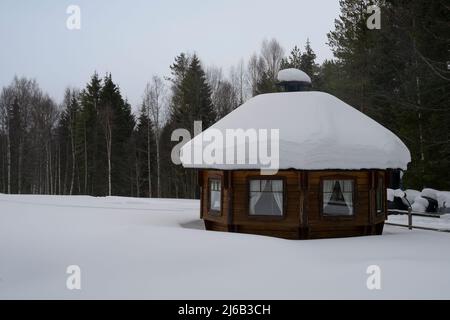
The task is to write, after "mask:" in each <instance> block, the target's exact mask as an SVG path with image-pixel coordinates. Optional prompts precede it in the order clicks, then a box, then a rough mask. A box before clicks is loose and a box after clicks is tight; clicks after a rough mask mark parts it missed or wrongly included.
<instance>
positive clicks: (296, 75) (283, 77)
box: [278, 68, 311, 83]
mask: <svg viewBox="0 0 450 320" xmlns="http://www.w3.org/2000/svg"><path fill="white" fill-rule="evenodd" d="M278 81H280V82H291V81H302V82H308V83H311V78H310V77H309V76H308V75H307V74H306V73H305V72H303V71H301V70H299V69H294V68H290V69H284V70H281V71H280V72H278Z"/></svg>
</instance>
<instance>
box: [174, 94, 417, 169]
mask: <svg viewBox="0 0 450 320" xmlns="http://www.w3.org/2000/svg"><path fill="white" fill-rule="evenodd" d="M227 129H243V130H247V129H268V130H270V129H279V169H300V170H301V169H303V170H324V169H341V170H351V169H355V170H358V169H389V168H391V169H406V168H407V165H408V163H409V162H410V161H411V155H410V152H409V150H408V148H407V147H406V146H405V144H403V142H402V141H401V140H400V139H399V138H398V137H397V136H396V135H395V134H393V133H392V132H391V131H389V130H388V129H386V128H385V127H383V126H382V125H380V124H379V123H377V122H376V121H374V120H373V119H371V118H369V117H368V116H366V115H365V114H363V113H361V112H360V111H358V110H356V109H355V108H353V107H351V106H349V105H348V104H346V103H345V102H343V101H341V100H339V99H338V98H336V97H334V96H332V95H330V94H327V93H323V92H315V91H308V92H288V93H272V94H263V95H258V96H256V97H254V98H252V99H250V100H248V101H247V102H246V103H244V104H243V105H242V106H240V107H239V108H237V109H235V110H234V111H233V112H231V113H230V114H228V115H227V116H225V117H224V118H223V119H221V120H220V121H218V122H217V123H215V124H214V125H213V126H211V127H210V128H208V129H207V130H205V131H203V132H202V133H201V134H199V135H197V136H196V137H195V138H194V139H192V140H191V141H189V142H188V143H187V144H186V145H184V146H183V147H182V149H181V150H182V152H181V162H182V164H183V166H184V167H190V168H212V169H220V170H227V169H229V170H236V169H261V165H251V164H250V165H249V164H247V162H246V164H245V165H242V164H237V163H233V164H212V165H211V164H205V163H191V162H192V161H189V157H190V155H191V154H193V153H194V152H193V151H195V150H196V151H199V150H200V152H202V150H204V149H205V147H206V146H208V145H210V144H211V142H206V141H211V140H207V139H204V138H205V137H207V136H209V137H210V136H211V134H213V133H214V132H221V133H222V134H223V136H224V137H225V136H226V130H227ZM269 137H270V135H269ZM205 140H206V141H205ZM245 144H246V146H247V147H249V148H250V147H251V146H255V144H258V141H257V140H252V141H247V142H246V143H245ZM222 152H223V153H225V152H227V149H226V147H224V148H223V150H222Z"/></svg>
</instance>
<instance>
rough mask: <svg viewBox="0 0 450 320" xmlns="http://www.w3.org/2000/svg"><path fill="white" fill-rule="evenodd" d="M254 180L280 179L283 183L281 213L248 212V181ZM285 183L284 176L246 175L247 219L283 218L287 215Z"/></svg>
mask: <svg viewBox="0 0 450 320" xmlns="http://www.w3.org/2000/svg"><path fill="white" fill-rule="evenodd" d="M254 180H280V181H282V184H283V208H282V212H281V215H267V214H251V213H250V194H251V191H250V183H251V181H254ZM286 187H287V184H286V177H285V176H278V175H274V176H247V209H246V210H247V217H248V218H249V219H258V220H271V221H273V220H284V219H285V218H286V216H287V188H286Z"/></svg>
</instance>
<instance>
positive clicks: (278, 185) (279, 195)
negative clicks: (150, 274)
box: [272, 180, 283, 213]
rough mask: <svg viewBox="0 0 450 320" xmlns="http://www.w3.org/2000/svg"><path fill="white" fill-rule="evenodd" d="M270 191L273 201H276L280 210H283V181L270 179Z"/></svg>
mask: <svg viewBox="0 0 450 320" xmlns="http://www.w3.org/2000/svg"><path fill="white" fill-rule="evenodd" d="M272 192H273V197H274V199H275V202H276V203H277V206H278V209H280V212H281V213H282V212H283V181H281V180H273V181H272Z"/></svg>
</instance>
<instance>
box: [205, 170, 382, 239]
mask: <svg viewBox="0 0 450 320" xmlns="http://www.w3.org/2000/svg"><path fill="white" fill-rule="evenodd" d="M378 175H381V176H382V177H383V178H386V177H385V172H384V171H381V170H379V171H375V170H366V171H298V170H286V171H279V172H278V174H277V175H276V177H277V178H282V179H283V180H284V187H285V191H286V192H285V197H284V201H285V214H284V216H283V217H263V216H251V215H249V212H248V211H249V190H248V186H249V179H251V178H252V177H258V178H263V177H261V176H260V174H259V171H257V170H249V171H244V170H239V171H218V170H202V171H200V172H199V183H200V186H201V187H202V193H201V216H202V218H203V219H204V220H205V225H206V227H207V229H210V230H217V231H234V232H242V233H254V234H262V235H269V236H277V237H283V238H288V239H298V238H323V237H334V236H352V235H363V234H375V233H377V232H379V231H376V230H375V229H374V227H375V225H376V224H382V223H383V222H384V220H385V217H386V215H385V213H383V214H377V213H376V203H375V197H376V183H375V181H376V178H377V176H378ZM217 177H219V178H221V181H222V212H221V214H220V215H217V214H211V213H210V212H209V210H208V207H209V206H208V203H209V192H208V184H209V179H210V178H217ZM327 177H328V178H339V177H340V178H349V179H354V181H355V192H356V196H355V203H354V208H355V214H354V216H352V217H326V216H324V215H322V213H321V199H320V198H321V196H322V193H321V179H323V178H327ZM269 178H270V176H269ZM386 183H387V182H386V180H385V184H386ZM384 190H385V188H384ZM384 202H385V206H384V207H385V208H387V206H386V199H385V201H384Z"/></svg>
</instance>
